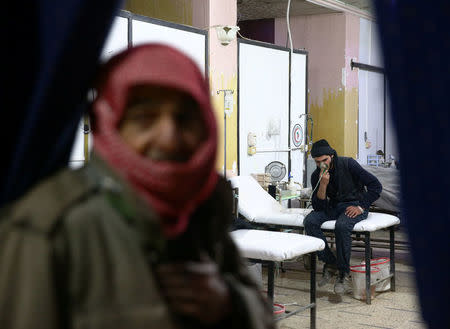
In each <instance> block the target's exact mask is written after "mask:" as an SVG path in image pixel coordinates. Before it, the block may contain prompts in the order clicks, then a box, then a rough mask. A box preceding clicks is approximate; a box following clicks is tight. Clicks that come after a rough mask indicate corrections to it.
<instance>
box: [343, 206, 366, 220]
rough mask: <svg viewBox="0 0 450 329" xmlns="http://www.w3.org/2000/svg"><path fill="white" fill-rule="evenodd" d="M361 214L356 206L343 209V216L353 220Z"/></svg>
mask: <svg viewBox="0 0 450 329" xmlns="http://www.w3.org/2000/svg"><path fill="white" fill-rule="evenodd" d="M362 213H363V212H362V211H361V209H360V207H358V206H348V207H347V209H345V215H347V216H348V217H350V218H355V217H356V216H359V215H361V214H362Z"/></svg>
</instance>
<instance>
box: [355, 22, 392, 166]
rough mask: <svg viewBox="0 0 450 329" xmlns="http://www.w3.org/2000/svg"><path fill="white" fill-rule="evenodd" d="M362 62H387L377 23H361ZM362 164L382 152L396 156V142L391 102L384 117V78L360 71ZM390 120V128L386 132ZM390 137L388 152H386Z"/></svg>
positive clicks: (360, 150) (359, 127)
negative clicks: (369, 157)
mask: <svg viewBox="0 0 450 329" xmlns="http://www.w3.org/2000/svg"><path fill="white" fill-rule="evenodd" d="M359 41H360V42H359V58H358V62H361V63H364V64H369V65H374V66H378V67H383V66H384V64H383V58H382V54H381V47H380V43H379V39H378V31H377V26H376V23H375V22H372V21H369V20H366V19H363V18H361V19H360V40H359ZM358 79H359V118H358V123H359V124H358V129H359V130H358V135H359V138H358V144H359V148H358V160H359V161H360V162H361V163H363V164H366V163H367V156H368V155H375V154H376V152H377V151H378V150H382V151H383V152H385V154H386V155H389V154H393V155H394V156H396V154H397V149H396V146H395V145H396V139H395V133H394V131H393V126H392V122H391V117H390V112H389V111H390V106H389V98H388V95H387V98H386V118H385V113H384V75H383V74H380V73H374V72H369V71H365V70H359V73H358ZM385 120H386V128H385ZM385 136H386V149H385Z"/></svg>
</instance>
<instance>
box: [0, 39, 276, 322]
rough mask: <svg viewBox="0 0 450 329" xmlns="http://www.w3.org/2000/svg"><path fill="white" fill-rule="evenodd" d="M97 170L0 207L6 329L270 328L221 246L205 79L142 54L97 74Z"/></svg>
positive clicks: (0, 316) (62, 178) (224, 225)
mask: <svg viewBox="0 0 450 329" xmlns="http://www.w3.org/2000/svg"><path fill="white" fill-rule="evenodd" d="M93 120H94V149H95V153H94V155H93V156H92V161H91V162H90V163H89V164H88V165H87V166H85V167H84V168H82V169H81V170H78V171H70V170H64V171H62V172H59V173H57V174H56V175H54V176H53V177H51V178H50V179H48V180H46V181H44V182H42V183H41V184H38V185H37V186H36V187H34V188H33V189H32V190H31V191H30V192H29V193H27V194H26V195H25V196H24V197H23V198H21V199H20V200H18V201H17V202H15V203H14V204H12V205H10V206H9V207H7V208H6V209H3V213H2V214H1V215H2V218H5V219H6V220H3V221H1V222H0V323H2V328H49V329H52V328H66V327H74V328H255V329H256V328H273V327H274V324H273V319H272V310H271V308H270V307H269V306H268V304H266V302H265V300H264V297H263V296H262V294H261V293H260V292H259V291H258V290H257V286H256V284H254V282H253V281H252V280H251V279H250V277H249V275H248V273H247V271H246V269H245V267H244V265H243V263H242V262H241V259H240V258H239V255H238V252H237V250H236V247H235V245H234V244H233V242H232V241H231V240H230V237H229V235H228V233H227V232H228V226H229V225H230V223H231V220H232V215H231V212H232V198H231V191H230V188H229V186H228V184H227V183H226V182H225V181H224V180H222V179H221V178H219V177H218V176H217V174H216V172H215V169H214V163H215V156H216V144H217V141H216V134H217V131H216V125H215V119H214V115H213V112H212V108H211V104H210V99H209V90H208V85H207V82H206V81H205V79H204V77H203V76H202V74H201V73H200V71H199V70H198V68H197V67H196V65H195V64H194V63H193V62H192V61H191V60H190V59H188V58H187V57H186V56H184V55H183V54H181V53H179V52H178V51H176V50H174V49H172V48H169V47H166V46H162V45H144V46H139V47H136V48H132V49H129V50H127V51H125V52H123V53H121V54H119V55H117V56H115V57H114V58H112V59H111V60H110V61H109V62H108V63H107V64H106V65H105V67H104V68H103V70H102V72H101V75H100V79H99V85H98V97H97V99H96V101H95V102H94V104H93Z"/></svg>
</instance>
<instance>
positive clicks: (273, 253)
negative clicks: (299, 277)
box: [231, 229, 325, 329]
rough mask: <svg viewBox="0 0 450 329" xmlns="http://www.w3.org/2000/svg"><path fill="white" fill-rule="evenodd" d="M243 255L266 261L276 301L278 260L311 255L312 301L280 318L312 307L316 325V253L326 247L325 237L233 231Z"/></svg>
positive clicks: (312, 320)
mask: <svg viewBox="0 0 450 329" xmlns="http://www.w3.org/2000/svg"><path fill="white" fill-rule="evenodd" d="M231 237H232V239H233V241H234V242H235V243H236V245H237V247H238V249H239V250H240V252H241V254H242V256H243V257H245V258H247V259H249V260H252V261H254V262H258V263H266V264H267V268H268V274H267V296H268V297H269V299H270V300H271V301H272V302H273V300H274V281H275V263H277V262H284V261H287V260H295V259H296V258H298V257H301V256H303V255H310V256H311V268H310V285H311V288H310V303H309V304H308V305H306V306H302V307H299V308H298V309H296V310H294V311H292V312H289V313H288V314H285V315H283V316H280V317H278V318H277V319H276V320H278V321H279V320H282V319H285V318H287V317H289V316H292V315H295V314H297V313H299V312H301V311H304V310H307V309H310V328H312V329H314V328H316V313H317V306H316V252H317V251H319V250H323V249H324V248H325V243H324V242H323V241H322V240H321V239H317V238H314V237H311V236H306V235H300V234H294V233H284V232H274V231H264V230H244V229H242V230H236V231H233V232H231Z"/></svg>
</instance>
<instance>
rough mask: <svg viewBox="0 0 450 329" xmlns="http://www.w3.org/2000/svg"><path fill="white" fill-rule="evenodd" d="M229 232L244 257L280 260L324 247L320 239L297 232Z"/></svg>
mask: <svg viewBox="0 0 450 329" xmlns="http://www.w3.org/2000/svg"><path fill="white" fill-rule="evenodd" d="M230 234H231V237H232V239H233V240H234V242H235V243H236V245H237V246H238V249H239V250H240V252H241V254H242V256H243V257H245V258H254V259H261V260H268V261H275V262H281V261H285V260H288V259H293V258H296V257H298V256H301V255H304V254H308V253H310V252H314V251H319V250H323V249H324V248H325V243H324V242H323V241H322V240H321V239H318V238H314V237H311V236H307V235H302V234H297V233H284V232H272V231H261V230H237V231H233V232H231V233H230Z"/></svg>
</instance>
